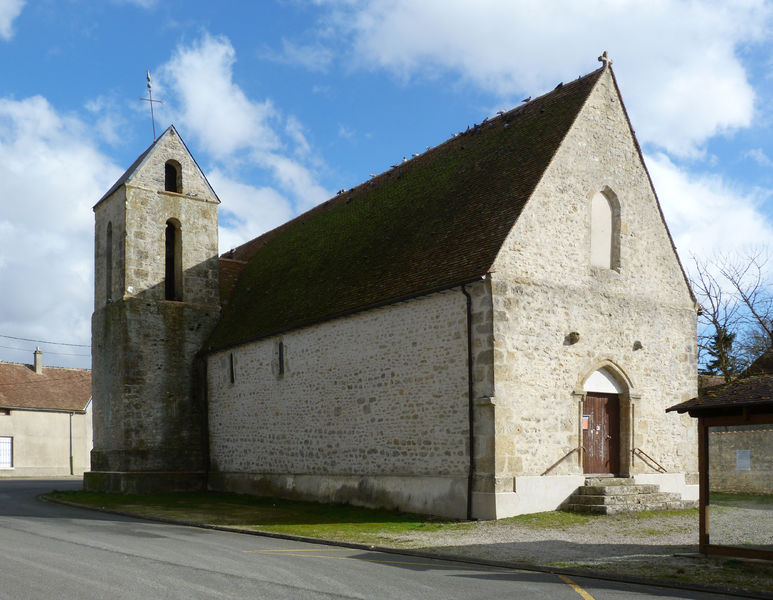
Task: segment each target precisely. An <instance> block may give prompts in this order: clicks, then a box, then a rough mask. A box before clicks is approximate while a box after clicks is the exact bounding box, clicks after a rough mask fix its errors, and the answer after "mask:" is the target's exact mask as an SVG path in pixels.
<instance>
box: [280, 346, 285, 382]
mask: <svg viewBox="0 0 773 600" xmlns="http://www.w3.org/2000/svg"><path fill="white" fill-rule="evenodd" d="M278 352H279V374H280V375H284V374H285V345H284V342H279V348H278Z"/></svg>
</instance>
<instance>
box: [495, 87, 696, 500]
mask: <svg viewBox="0 0 773 600" xmlns="http://www.w3.org/2000/svg"><path fill="white" fill-rule="evenodd" d="M604 190H606V191H609V190H611V191H612V192H614V194H615V195H616V196H617V199H618V201H619V204H620V228H619V234H620V254H619V263H620V269H619V272H618V271H616V270H613V269H600V268H597V267H596V268H594V267H591V265H590V247H591V241H590V208H591V199H592V197H593V195H594V194H595V193H597V192H599V191H604ZM492 293H493V297H494V300H493V302H494V311H493V315H494V317H493V318H494V325H493V329H494V340H495V341H494V356H493V361H494V378H495V388H496V392H495V396H496V434H495V436H496V440H495V455H496V459H495V460H496V465H495V470H496V473H497V477H498V481H499V482H500V487H501V491H505V488H506V484H503V483H502V482H506V481H507V480H508V478H512V477H514V476H517V475H540V474H542V473H543V472H544V471H545V470H546V469H547V468H548V467H550V466H551V465H552V464H553V463H554V462H556V461H558V460H559V459H561V458H562V457H563V456H565V455H567V454H568V453H569V452H571V451H572V449H574V448H576V447H577V446H578V445H579V431H580V430H579V412H580V404H579V403H580V401H581V398H582V395H581V394H582V384H583V381H584V379H585V377H587V376H588V375H589V374H590V373H591V372H592V371H593V370H595V369H596V368H598V367H600V366H604V365H607V366H610V367H612V368H613V370H614V369H616V370H617V371H618V373H619V374H620V375H621V379H622V380H624V381H625V380H627V383H629V384H630V390H629V391H630V393H631V397H630V398H624V399H623V401H622V402H621V412H622V413H624V414H623V415H622V416H621V421H622V424H621V427H622V431H621V438H623V439H622V440H621V446H622V450H621V453H622V454H623V456H622V457H621V458H622V460H621V463H622V466H623V469H624V470H626V471H627V472H628V473H630V474H634V473H642V472H645V473H646V472H652V470H651V469H650V468H648V467H646V466H645V465H644V464H643V463H642V461H640V460H638V459H635V460H631V458H630V450H631V449H632V447H631V444H633V447H639V448H641V449H643V450H644V451H645V452H647V453H648V454H650V455H651V456H652V457H653V458H655V459H656V460H657V461H658V462H660V463H661V464H662V465H663V466H664V467H665V468H666V469H668V470H669V471H670V472H680V473H685V472H687V473H695V472H697V458H696V449H697V440H696V432H695V427H694V425H693V424H691V423H690V419H689V417H687V416H676V415H673V414H668V415H667V414H666V413H665V412H664V411H665V409H666V408H667V407H668V406H671V405H673V404H676V403H677V402H681V401H683V400H687V399H689V398H691V397H693V396H695V395H696V393H697V388H696V381H697V379H696V377H697V365H696V360H697V357H696V355H697V350H696V334H695V332H696V312H695V308H694V306H693V302H692V300H691V298H690V295H689V291H688V288H687V285H686V283H685V281H684V277H683V275H682V272H681V270H680V267H679V264H678V263H677V259H676V257H675V255H674V251H673V249H672V246H671V243H670V241H669V238H668V235H667V231H666V229H665V227H664V225H663V222H662V220H661V217H660V214H659V211H658V207H657V204H656V199H655V196H654V194H653V193H652V191H651V188H650V185H649V181H648V178H647V175H646V172H645V171H644V168H643V166H642V164H641V161H640V159H639V156H638V153H637V151H636V148H635V146H634V142H633V139H632V137H631V134H630V130H629V127H628V124H627V122H626V119H625V115H624V113H623V110H622V107H621V105H620V101H619V98H618V96H617V94H616V93H615V90H614V84H613V82H612V79H611V76H610V74H609V73H607V74H605V75H604V76H602V78H601V79H600V81H599V83H598V84H597V87H596V89H595V90H594V92H593V93H592V94H591V96H590V98H589V100H588V102H587V104H586V106H585V107H584V108H583V110H582V111H581V113H580V115H579V117H578V120H577V122H576V123H575V125H574V127H573V128H572V130H571V131H570V133H569V135H568V136H567V139H566V140H565V142H564V143H563V145H562V146H561V148H560V149H559V151H558V153H557V155H556V156H555V157H554V159H553V162H552V163H551V165H550V167H549V168H548V170H547V172H546V173H545V175H544V177H543V179H542V181H541V183H540V185H539V186H538V189H537V190H536V192H535V194H534V195H533V197H532V198H531V200H530V201H529V203H528V204H527V206H526V207H525V209H524V211H523V213H522V215H521V217H520V218H519V220H518V222H517V223H516V225H515V227H514V229H513V231H512V232H511V234H510V236H509V238H508V240H507V242H506V244H505V246H504V247H503V249H502V251H501V252H500V255H499V256H498V258H497V261H496V264H495V266H494V269H493V274H492ZM570 332H577V333H579V341H578V342H577V343H572V342H571V340H570V339H569V335H568V334H569V333H570ZM636 342H640V343H641V349H636V348H635V346H634V344H635V343H636ZM574 392H579V393H574ZM631 406H632V407H631ZM631 413H632V414H633V417H632V419H633V420H632V422H631V421H630V419H631V417H630V415H631ZM630 435H633V436H634V438H633V439H630ZM577 456H578V454H575V455H574V456H572V457H571V458H569V459H568V460H565V461H564V462H562V463H561V464H559V465H558V467H556V468H555V469H554V470H553V471H551V474H562V473H581V472H582V469H581V466H580V464H579V461H578V458H577ZM513 485H514V484H513Z"/></svg>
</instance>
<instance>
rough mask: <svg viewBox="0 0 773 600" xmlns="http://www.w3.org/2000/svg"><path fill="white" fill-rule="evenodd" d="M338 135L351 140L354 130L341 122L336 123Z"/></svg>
mask: <svg viewBox="0 0 773 600" xmlns="http://www.w3.org/2000/svg"><path fill="white" fill-rule="evenodd" d="M338 137H340V138H343V139H345V140H351V139H352V138H354V131H353V130H352V129H349V128H348V127H347V126H346V125H344V124H343V123H339V124H338Z"/></svg>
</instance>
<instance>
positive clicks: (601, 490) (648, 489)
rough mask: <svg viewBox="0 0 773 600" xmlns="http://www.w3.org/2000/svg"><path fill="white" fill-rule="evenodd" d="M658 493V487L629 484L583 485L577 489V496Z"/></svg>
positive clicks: (654, 485) (644, 484)
mask: <svg viewBox="0 0 773 600" xmlns="http://www.w3.org/2000/svg"><path fill="white" fill-rule="evenodd" d="M658 491H660V486H658V485H656V484H646V483H629V484H627V485H585V486H583V487H581V488H578V489H577V493H579V494H589V495H592V496H604V495H611V494H614V495H622V494H649V493H652V492H658Z"/></svg>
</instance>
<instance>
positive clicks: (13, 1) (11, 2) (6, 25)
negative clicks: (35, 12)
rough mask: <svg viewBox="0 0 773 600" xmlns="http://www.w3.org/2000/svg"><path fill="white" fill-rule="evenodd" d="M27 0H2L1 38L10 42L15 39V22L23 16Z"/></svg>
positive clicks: (0, 6) (0, 9) (0, 5)
mask: <svg viewBox="0 0 773 600" xmlns="http://www.w3.org/2000/svg"><path fill="white" fill-rule="evenodd" d="M25 4H26V2H25V0H2V1H1V2H0V38H3V39H4V40H10V39H11V38H12V37H13V21H14V19H16V17H18V16H19V15H20V14H21V10H22V8H24V5H25Z"/></svg>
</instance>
